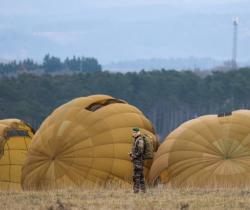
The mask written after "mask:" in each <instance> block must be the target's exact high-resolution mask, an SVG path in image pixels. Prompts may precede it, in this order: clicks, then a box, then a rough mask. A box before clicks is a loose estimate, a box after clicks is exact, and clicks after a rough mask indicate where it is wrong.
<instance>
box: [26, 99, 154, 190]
mask: <svg viewBox="0 0 250 210" xmlns="http://www.w3.org/2000/svg"><path fill="white" fill-rule="evenodd" d="M133 127H139V128H141V130H142V132H143V133H147V134H148V135H150V136H151V137H152V141H153V142H154V143H155V147H156V148H157V141H156V138H155V135H154V129H153V126H152V124H151V123H150V121H149V120H148V119H147V118H146V117H145V116H144V115H143V113H142V112H141V111H139V110H138V109H137V108H136V107H134V106H131V105H129V104H128V103H126V102H125V101H123V100H118V99H115V98H112V97H110V96H106V95H93V96H88V97H81V98H77V99H74V100H72V101H70V102H68V103H66V104H64V105H62V106H60V107H59V108H57V109H56V110H55V111H54V112H53V113H52V114H51V115H50V116H49V117H48V118H47V119H46V120H45V121H44V122H43V123H42V125H41V127H40V129H39V130H38V131H37V133H36V135H35V136H34V138H33V141H32V144H31V146H30V149H29V153H28V157H27V161H26V162H25V165H24V167H23V171H22V187H23V189H34V190H40V189H42V190H48V189H58V188H67V187H79V186H92V184H94V186H100V185H102V186H103V185H105V184H106V183H110V182H112V181H114V180H117V181H120V180H129V179H130V178H131V176H132V163H131V161H130V159H129V155H128V152H130V150H131V143H132V133H131V129H132V128H133ZM151 162H152V161H151ZM149 167H150V164H149V165H147V166H146V167H145V170H146V174H148V172H149ZM121 182H123V181H121ZM124 183H125V182H124Z"/></svg>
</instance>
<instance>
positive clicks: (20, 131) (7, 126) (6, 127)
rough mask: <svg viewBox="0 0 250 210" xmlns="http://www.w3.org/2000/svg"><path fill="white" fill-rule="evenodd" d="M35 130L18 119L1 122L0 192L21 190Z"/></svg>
mask: <svg viewBox="0 0 250 210" xmlns="http://www.w3.org/2000/svg"><path fill="white" fill-rule="evenodd" d="M32 137H33V129H32V128H31V127H30V126H29V125H28V124H26V123H24V122H23V121H21V120H17V119H8V120H0V190H19V189H21V185H20V181H21V168H22V166H23V163H24V161H25V158H26V154H27V150H28V146H29V144H30V141H31V138H32Z"/></svg>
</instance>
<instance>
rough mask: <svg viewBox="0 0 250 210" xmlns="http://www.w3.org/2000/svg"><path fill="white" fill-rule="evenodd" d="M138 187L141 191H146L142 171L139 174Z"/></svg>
mask: <svg viewBox="0 0 250 210" xmlns="http://www.w3.org/2000/svg"><path fill="white" fill-rule="evenodd" d="M140 187H141V191H142V192H146V187H145V179H144V174H143V171H142V173H141V176H140Z"/></svg>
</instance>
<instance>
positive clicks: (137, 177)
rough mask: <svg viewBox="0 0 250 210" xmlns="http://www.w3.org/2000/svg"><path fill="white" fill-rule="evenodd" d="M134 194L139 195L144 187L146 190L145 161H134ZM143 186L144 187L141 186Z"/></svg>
mask: <svg viewBox="0 0 250 210" xmlns="http://www.w3.org/2000/svg"><path fill="white" fill-rule="evenodd" d="M133 181H134V187H133V189H134V192H135V193H138V192H139V190H140V188H141V189H142V187H141V186H142V185H143V186H144V189H145V183H144V176H143V161H142V160H134V176H133ZM141 184H142V185H141Z"/></svg>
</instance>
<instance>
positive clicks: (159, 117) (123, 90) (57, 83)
mask: <svg viewBox="0 0 250 210" xmlns="http://www.w3.org/2000/svg"><path fill="white" fill-rule="evenodd" d="M249 81H250V68H242V69H239V70H237V71H229V72H213V73H212V74H211V75H208V76H206V77H200V76H198V75H197V74H195V73H194V72H191V71H174V70H170V71H167V70H164V69H162V70H156V71H149V72H146V71H141V72H139V73H132V72H130V73H125V74H122V73H110V72H107V71H96V72H84V73H78V74H72V75H49V74H44V75H40V76H39V75H35V74H20V75H19V76H18V77H2V78H0V96H1V97H0V118H1V119H3V118H20V119H23V120H26V121H28V122H29V123H31V124H32V125H33V126H34V127H35V128H37V127H39V125H40V123H41V122H42V121H43V120H44V119H45V118H46V117H47V116H48V115H49V114H50V113H51V112H52V111H53V110H54V109H55V108H56V107H58V106H60V105H61V104H63V103H66V102H68V101H69V100H71V99H73V98H76V97H80V96H87V95H92V94H108V95H112V96H114V97H116V98H120V99H124V100H126V101H127V102H128V103H131V104H133V105H135V106H137V107H138V108H139V109H141V110H142V111H143V112H144V113H145V114H146V116H148V118H149V119H150V120H151V121H152V122H153V123H154V125H155V127H156V129H157V132H158V133H159V134H160V136H161V137H164V136H166V135H167V134H168V133H169V132H171V131H172V130H173V129H175V128H176V127H178V126H179V125H180V124H181V123H182V122H185V121H187V120H189V119H193V118H195V117H197V116H200V115H205V114H218V113H224V112H230V111H232V110H235V109H249V108H250V82H249Z"/></svg>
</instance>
